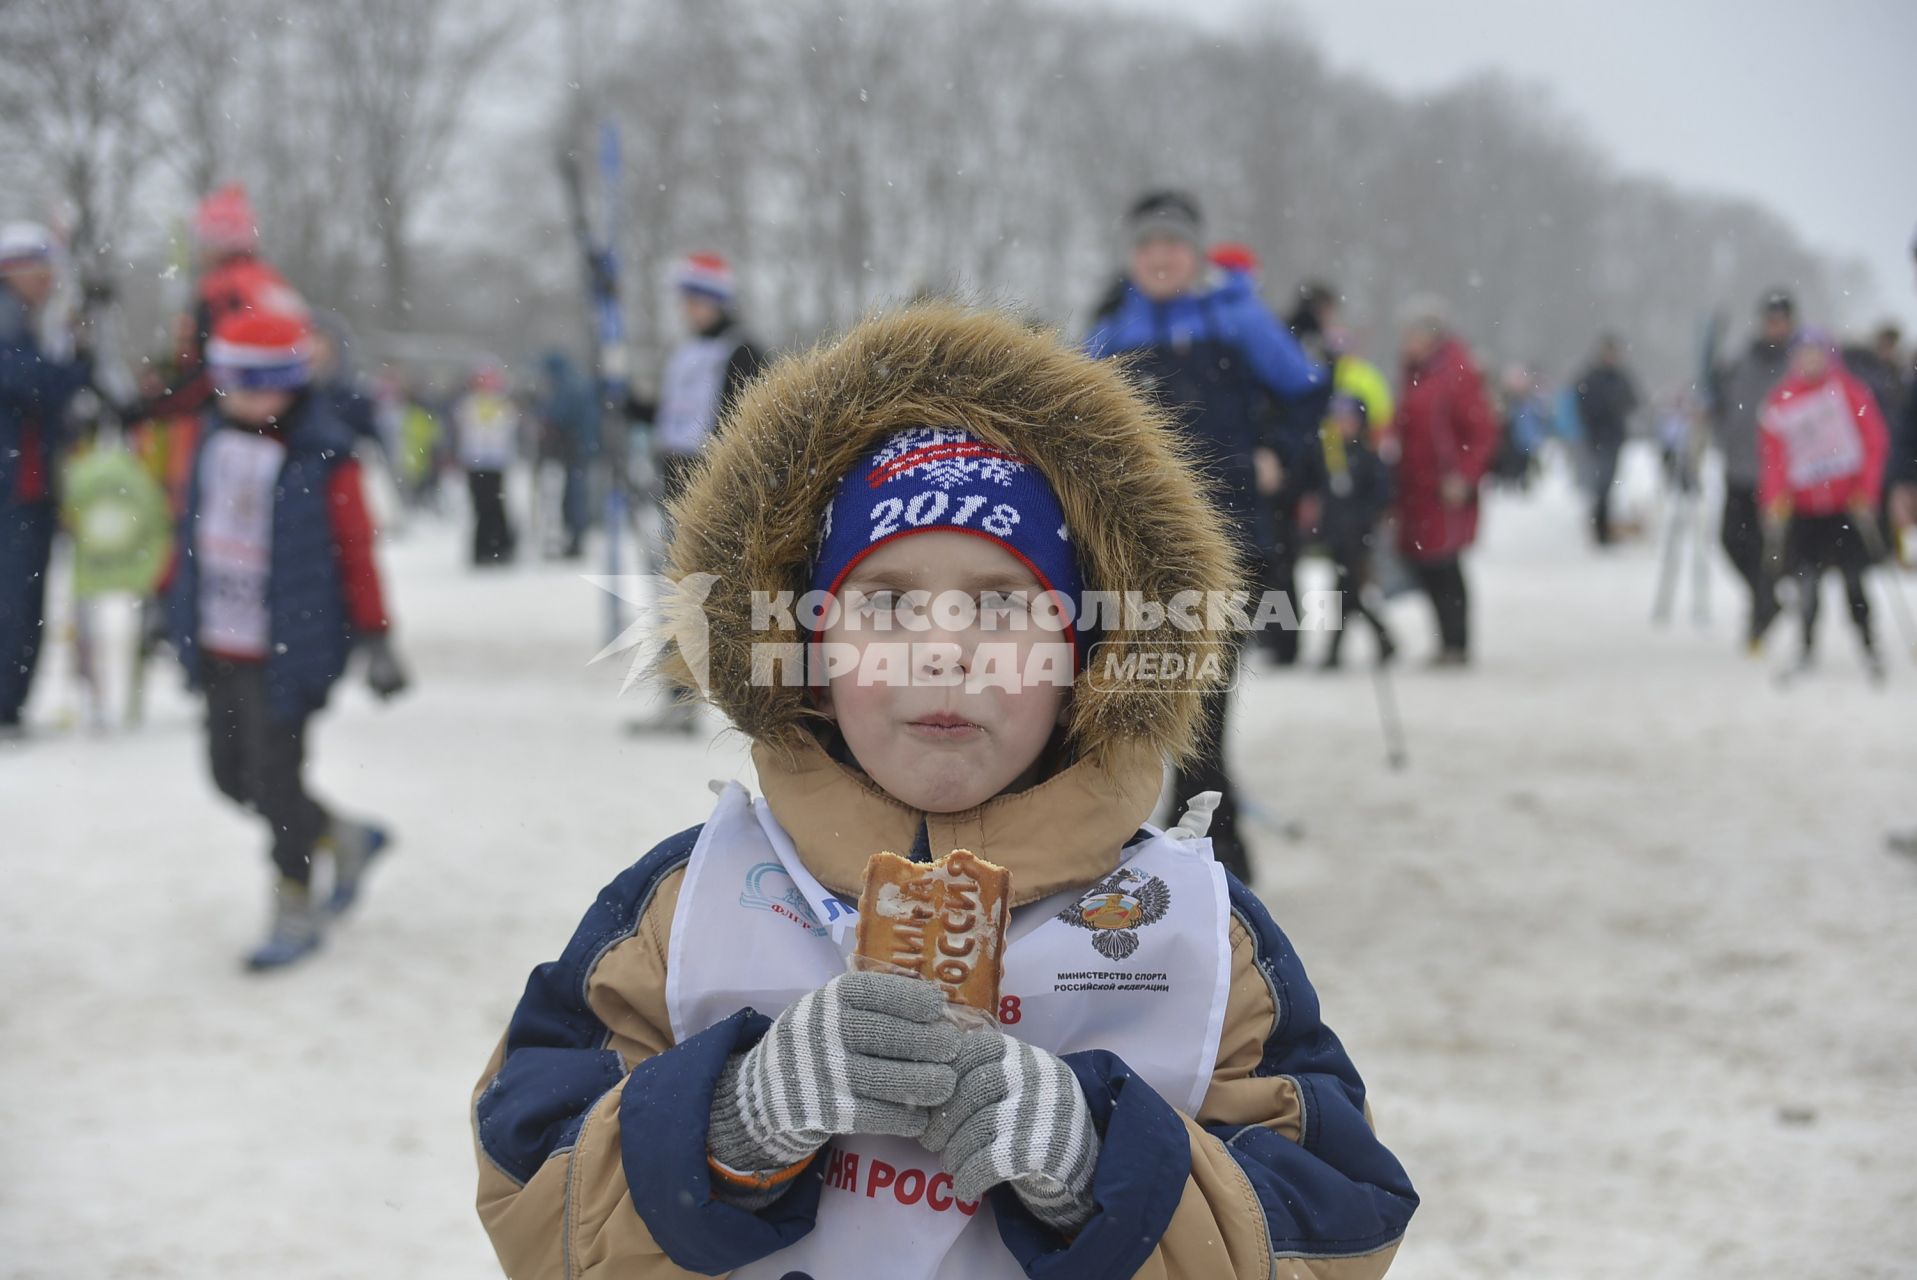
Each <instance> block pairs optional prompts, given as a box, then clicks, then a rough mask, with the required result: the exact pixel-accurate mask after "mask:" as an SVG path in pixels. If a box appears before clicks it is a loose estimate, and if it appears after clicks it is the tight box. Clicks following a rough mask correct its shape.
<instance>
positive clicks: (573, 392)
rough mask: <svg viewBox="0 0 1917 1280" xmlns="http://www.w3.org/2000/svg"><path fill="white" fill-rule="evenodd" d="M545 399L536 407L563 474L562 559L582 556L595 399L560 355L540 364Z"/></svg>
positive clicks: (595, 452)
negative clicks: (563, 540) (543, 377)
mask: <svg viewBox="0 0 1917 1280" xmlns="http://www.w3.org/2000/svg"><path fill="white" fill-rule="evenodd" d="M544 365H545V371H546V398H545V401H544V403H543V404H541V406H540V416H541V417H542V418H544V419H545V426H546V431H547V435H548V438H549V439H550V440H551V441H552V445H553V453H554V455H555V456H556V457H557V458H558V459H559V462H560V464H561V465H562V466H563V467H565V469H566V484H565V490H564V496H563V497H562V498H561V499H560V517H561V519H562V520H564V522H565V525H566V547H565V557H566V559H568V560H576V559H578V558H579V557H580V556H581V555H583V554H584V553H585V548H584V542H585V538H586V530H588V529H590V528H591V527H592V464H593V460H594V459H595V458H597V457H598V456H599V397H598V395H597V394H595V393H594V391H593V388H592V384H591V383H590V382H589V381H588V380H587V379H586V376H585V375H584V374H582V373H581V372H580V371H579V369H578V367H577V366H575V365H574V364H573V362H572V361H571V360H570V359H568V358H567V356H566V353H565V352H563V351H548V352H547V353H546V356H545V360H544Z"/></svg>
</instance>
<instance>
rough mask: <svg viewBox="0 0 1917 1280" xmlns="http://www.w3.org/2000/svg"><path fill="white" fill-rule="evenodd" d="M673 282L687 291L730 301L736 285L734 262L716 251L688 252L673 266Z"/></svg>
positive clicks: (717, 299)
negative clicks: (733, 272)
mask: <svg viewBox="0 0 1917 1280" xmlns="http://www.w3.org/2000/svg"><path fill="white" fill-rule="evenodd" d="M672 283H673V284H674V285H675V286H677V287H678V288H679V289H680V290H682V291H683V292H686V293H702V294H704V295H705V296H706V297H708V298H711V299H713V300H714V301H716V302H720V303H729V302H731V301H732V298H733V289H734V287H735V285H734V281H733V278H732V264H731V263H729V262H727V261H726V260H725V258H724V257H723V256H721V255H720V254H716V253H688V254H687V255H686V256H685V257H683V258H681V259H679V261H678V262H677V263H675V264H674V265H673V268H672Z"/></svg>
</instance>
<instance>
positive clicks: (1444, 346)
mask: <svg viewBox="0 0 1917 1280" xmlns="http://www.w3.org/2000/svg"><path fill="white" fill-rule="evenodd" d="M1403 315H1404V324H1403V343H1404V346H1403V351H1404V390H1403V392H1402V395H1401V397H1400V399H1399V402H1398V417H1397V435H1398V442H1399V449H1400V453H1399V460H1398V500H1397V518H1398V551H1399V554H1401V555H1402V556H1403V557H1404V558H1405V560H1406V562H1407V563H1409V564H1410V566H1411V568H1412V571H1413V572H1414V573H1415V574H1416V575H1417V578H1418V584H1419V586H1421V587H1422V588H1423V589H1424V592H1425V594H1426V595H1427V596H1429V597H1430V598H1431V607H1432V609H1433V610H1434V611H1435V612H1436V613H1437V615H1438V636H1439V641H1440V645H1441V648H1440V650H1439V653H1438V656H1437V658H1436V661H1435V665H1437V666H1441V667H1462V666H1464V665H1465V664H1466V663H1467V662H1468V661H1469V660H1470V649H1471V644H1470V641H1471V637H1470V597H1469V594H1468V592H1467V590H1466V587H1465V581H1464V565H1463V560H1462V557H1463V554H1464V551H1465V548H1467V547H1469V546H1470V545H1471V544H1472V543H1473V542H1474V541H1476V539H1477V536H1478V483H1479V481H1480V480H1482V479H1483V478H1484V473H1485V471H1486V470H1487V469H1488V468H1489V467H1490V465H1491V461H1492V459H1493V458H1494V457H1495V456H1496V454H1497V447H1498V421H1497V416H1496V415H1495V414H1494V413H1493V412H1492V410H1491V403H1490V401H1489V400H1488V399H1487V398H1486V397H1485V394H1484V379H1483V378H1482V377H1481V376H1480V375H1479V373H1478V368H1477V365H1476V363H1475V362H1474V361H1473V360H1472V358H1471V353H1470V351H1469V350H1467V349H1466V347H1465V344H1464V342H1463V340H1462V339H1460V338H1459V337H1458V336H1457V335H1456V334H1455V333H1453V332H1452V330H1451V327H1450V324H1449V322H1448V320H1447V319H1446V316H1445V309H1444V307H1443V304H1441V303H1439V302H1437V301H1435V300H1416V301H1414V302H1412V303H1409V304H1407V305H1406V307H1405V309H1404V313H1403Z"/></svg>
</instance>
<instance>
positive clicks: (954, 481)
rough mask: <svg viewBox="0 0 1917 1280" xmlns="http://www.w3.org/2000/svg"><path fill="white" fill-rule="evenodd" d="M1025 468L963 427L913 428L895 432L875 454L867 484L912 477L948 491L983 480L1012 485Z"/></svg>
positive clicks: (1017, 460) (1019, 459) (876, 486)
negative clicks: (907, 476) (905, 476)
mask: <svg viewBox="0 0 1917 1280" xmlns="http://www.w3.org/2000/svg"><path fill="white" fill-rule="evenodd" d="M1024 469H1025V462H1024V460H1023V459H1021V458H1019V457H1017V456H1015V455H1013V454H1009V453H1006V452H1005V451H1004V450H1002V449H999V448H997V447H996V446H994V445H989V444H986V443H985V442H984V441H982V440H980V439H978V438H977V437H975V436H973V435H972V434H971V433H970V432H968V431H964V430H961V429H960V428H957V427H910V428H907V429H906V430H904V431H899V432H895V433H894V434H893V435H892V437H891V438H890V439H888V440H887V441H886V442H885V444H884V445H882V446H881V447H880V448H879V449H878V451H877V452H876V453H874V454H873V456H872V472H871V476H870V478H869V479H868V480H867V482H866V483H867V484H868V485H870V486H871V487H872V488H874V489H877V488H879V487H880V486H882V485H884V484H885V483H886V482H887V481H890V480H895V479H897V478H898V477H900V476H904V475H911V476H914V477H915V478H917V479H919V480H920V481H922V482H924V483H929V484H934V485H937V486H938V487H939V488H941V489H946V490H951V489H956V488H958V487H960V486H961V485H973V484H978V483H979V482H981V481H988V482H992V483H996V484H998V485H1001V486H1009V485H1010V484H1011V483H1012V480H1013V478H1014V477H1015V476H1017V475H1018V473H1019V472H1021V471H1023V470H1024Z"/></svg>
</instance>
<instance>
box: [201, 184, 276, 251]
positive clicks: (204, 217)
mask: <svg viewBox="0 0 1917 1280" xmlns="http://www.w3.org/2000/svg"><path fill="white" fill-rule="evenodd" d="M193 238H194V239H195V240H196V241H198V242H199V245H200V247H201V248H203V249H211V250H212V251H213V252H215V253H250V252H252V251H253V250H254V249H257V248H259V245H260V228H259V224H258V222H257V221H256V220H255V219H254V217H253V203H252V201H250V200H248V199H247V198H246V188H245V187H243V186H241V185H240V184H239V183H237V182H231V183H228V184H227V185H226V186H224V187H221V188H220V189H219V190H218V191H213V192H209V193H208V194H207V196H206V198H205V199H203V200H201V201H200V207H199V209H198V210H196V211H195V212H194V214H193Z"/></svg>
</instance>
